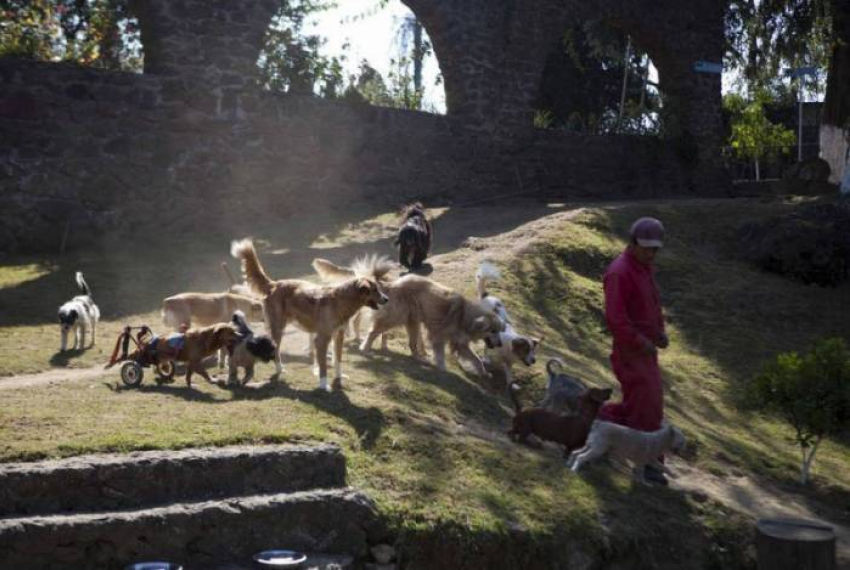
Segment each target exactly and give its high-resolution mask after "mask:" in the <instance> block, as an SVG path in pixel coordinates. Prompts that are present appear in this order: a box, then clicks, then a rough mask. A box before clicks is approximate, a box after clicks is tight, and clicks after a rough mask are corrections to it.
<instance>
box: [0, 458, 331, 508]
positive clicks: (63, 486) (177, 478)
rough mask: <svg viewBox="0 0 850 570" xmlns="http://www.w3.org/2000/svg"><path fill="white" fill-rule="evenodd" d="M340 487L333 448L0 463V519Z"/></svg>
mask: <svg viewBox="0 0 850 570" xmlns="http://www.w3.org/2000/svg"><path fill="white" fill-rule="evenodd" d="M344 485H345V457H344V456H343V454H342V452H341V451H340V449H339V448H338V447H337V446H334V445H317V446H309V447H308V446H299V445H270V446H233V447H221V448H208V449H187V450H182V451H143V452H136V453H130V454H122V455H118V454H105V455H86V456H79V457H74V458H70V459H61V460H55V461H42V462H37V463H7V464H2V465H0V517H8V516H23V515H38V514H57V513H69V512H88V511H104V510H119V509H131V508H139V507H143V506H152V505H162V504H168V503H173V502H178V501H184V502H186V501H189V502H190V501H201V500H207V499H214V498H220V497H232V496H244V495H258V494H269V493H283V492H295V491H306V490H310V489H321V488H335V487H342V486H344Z"/></svg>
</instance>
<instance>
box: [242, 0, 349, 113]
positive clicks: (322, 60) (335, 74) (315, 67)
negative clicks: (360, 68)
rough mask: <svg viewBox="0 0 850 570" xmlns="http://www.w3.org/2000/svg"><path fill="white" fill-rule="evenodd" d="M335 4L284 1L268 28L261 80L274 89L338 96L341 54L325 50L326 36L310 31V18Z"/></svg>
mask: <svg viewBox="0 0 850 570" xmlns="http://www.w3.org/2000/svg"><path fill="white" fill-rule="evenodd" d="M333 6H334V4H332V3H330V2H325V1H323V0H289V1H284V2H283V3H282V4H281V7H280V9H279V10H278V12H277V13H276V14H275V15H274V17H273V18H272V23H271V25H270V26H269V29H268V31H267V32H266V38H265V43H264V46H263V49H262V51H261V52H260V57H259V60H258V65H259V67H260V84H261V85H263V86H264V87H266V88H267V89H270V90H272V91H282V92H286V93H299V94H317V95H321V96H323V97H327V98H334V97H338V96H339V95H340V94H341V91H342V86H343V73H342V62H343V61H344V57H345V56H344V55H343V56H340V57H327V56H325V55H323V54H322V53H321V48H322V46H324V44H325V43H326V41H327V40H326V39H325V38H322V37H321V36H318V35H315V34H307V33H305V31H304V24H305V23H306V21H307V18H308V17H309V16H311V15H313V14H315V13H317V12H321V11H323V10H327V9H328V8H331V7H333Z"/></svg>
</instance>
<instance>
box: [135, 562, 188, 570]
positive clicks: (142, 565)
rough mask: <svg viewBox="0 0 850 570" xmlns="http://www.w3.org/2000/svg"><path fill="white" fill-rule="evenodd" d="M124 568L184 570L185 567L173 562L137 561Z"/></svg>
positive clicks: (136, 569) (137, 569)
mask: <svg viewBox="0 0 850 570" xmlns="http://www.w3.org/2000/svg"><path fill="white" fill-rule="evenodd" d="M124 570H183V567H182V566H180V565H179V564H174V563H173V562H165V561H157V562H136V563H135V564H130V565H129V566H127V567H126V568H124Z"/></svg>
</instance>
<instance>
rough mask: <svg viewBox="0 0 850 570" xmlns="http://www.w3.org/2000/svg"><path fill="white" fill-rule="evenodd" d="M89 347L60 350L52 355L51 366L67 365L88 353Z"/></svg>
mask: <svg viewBox="0 0 850 570" xmlns="http://www.w3.org/2000/svg"><path fill="white" fill-rule="evenodd" d="M87 350H89V348H72V349H70V350H60V351H58V352H57V353H56V354H54V355H53V356H51V357H50V365H51V366H67V365H68V363H69V362H71V361H72V360H74V359H75V358H78V357H80V356H82V355H83V354H85V353H86V351H87Z"/></svg>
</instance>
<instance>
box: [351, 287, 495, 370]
mask: <svg viewBox="0 0 850 570" xmlns="http://www.w3.org/2000/svg"><path fill="white" fill-rule="evenodd" d="M386 292H387V296H388V297H389V299H390V301H389V303H387V304H386V306H384V307H381V309H380V310H379V311H377V312H376V313H375V314H374V315H373V318H372V326H371V329H370V330H369V335H368V336H367V337H366V340H364V341H363V344H362V345H360V349H361V350H364V351H365V350H369V349H370V348H371V346H372V343H373V342H374V341H375V339H376V338H377V337H378V335H379V334H382V333H385V332H386V331H388V330H390V329H393V328H396V327H402V326H403V327H406V328H407V341H408V345H409V346H410V350H411V352H412V353H413V355H414V356H417V357H424V353H423V350H422V347H421V343H420V328H419V327H420V324H421V325H424V326H425V330H427V331H428V338H429V342H430V344H431V348H432V350H433V351H434V363H435V364H436V365H437V367H438V368H439V369H440V370H445V369H446V344H448V345H449V346H450V348H451V350H452V351H453V352H454V353H456V354H457V355H458V357H459V358H460V359H462V360H466V361H467V362H469V363H471V364H472V365H473V366H474V367H475V371H476V373H477V374H478V375H479V376H482V377H486V376H487V372H486V370H485V369H484V364H483V363H482V362H481V360H480V359H479V358H478V356H477V355H476V354H475V353H474V352H473V351H472V349H471V348H469V343H470V342H473V341H477V340H484V339H489V340H488V342H490V343H492V344H494V345H498V343H499V333H501V332H503V331H504V330H505V323H504V322H503V321H502V319H500V318H499V317H498V316H497V315H496V314H495V313H494V312H493V311H490V310H488V309H485V308H484V307H482V306H481V305H480V304H479V303H476V302H474V301H470V300H468V299H466V298H464V297H463V295H461V294H460V293H456V292H455V291H453V290H451V289H449V288H448V287H444V286H443V285H440V284H439V283H437V282H435V281H432V280H430V279H428V278H426V277H420V276H419V275H405V276H404V277H401V278H399V279H397V280H396V281H394V282H392V283H390V284H389V285H387V286H386Z"/></svg>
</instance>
